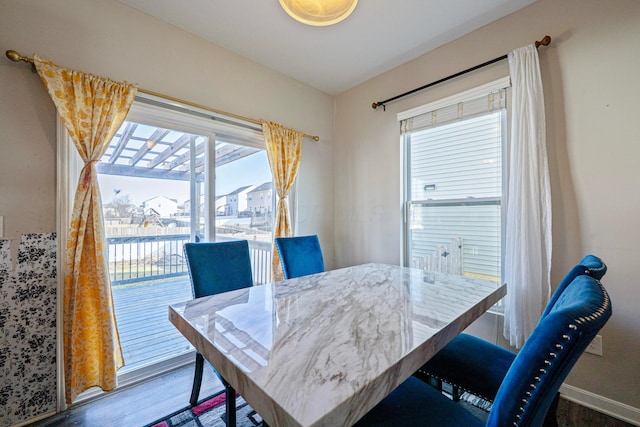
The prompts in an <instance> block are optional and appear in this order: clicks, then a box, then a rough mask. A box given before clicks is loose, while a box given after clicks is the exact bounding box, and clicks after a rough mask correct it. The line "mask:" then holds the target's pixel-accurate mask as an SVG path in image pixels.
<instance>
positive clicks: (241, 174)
mask: <svg viewBox="0 0 640 427" xmlns="http://www.w3.org/2000/svg"><path fill="white" fill-rule="evenodd" d="M97 169H98V180H99V183H100V189H101V193H102V204H103V212H104V218H105V231H106V233H105V235H106V239H107V247H108V252H109V269H110V274H111V286H112V294H113V299H114V309H115V314H116V322H117V326H118V331H119V334H120V341H121V345H122V350H123V355H124V360H125V366H124V368H122V369H121V370H120V371H119V376H120V377H121V379H124V381H123V382H126V381H127V379H128V378H134V377H135V378H139V377H140V376H144V372H145V371H149V372H157V371H158V370H161V369H159V368H158V367H159V366H164V368H168V367H170V366H174V365H175V364H176V363H180V361H182V360H185V361H187V360H188V361H191V360H192V356H190V355H188V354H187V353H191V352H192V351H193V349H192V347H191V346H190V345H189V343H188V342H187V341H186V340H185V339H184V338H183V337H182V335H181V334H180V333H179V332H178V331H177V330H176V329H175V328H174V327H173V325H171V323H170V322H169V321H168V318H167V306H168V305H169V304H173V303H178V302H182V301H185V300H189V299H192V298H193V295H192V291H191V283H190V279H189V275H188V269H187V265H186V260H185V258H184V253H183V245H184V243H186V242H194V241H216V240H235V239H247V240H249V242H250V249H251V256H252V269H253V273H254V282H255V283H265V282H267V281H268V280H269V277H270V265H271V263H270V260H271V243H270V242H271V238H272V237H271V223H272V219H273V215H272V212H273V191H272V188H271V177H270V172H269V166H268V162H267V158H266V154H265V151H264V147H263V141H262V137H261V134H260V132H259V131H258V130H253V129H245V128H242V127H240V126H237V125H234V124H230V123H216V122H213V123H212V120H211V118H207V117H202V114H200V115H198V114H193V113H188V112H184V111H175V109H171V108H167V107H166V106H157V105H148V104H146V103H142V102H136V103H134V106H133V108H132V110H131V112H130V113H129V115H128V116H127V120H126V121H125V122H124V123H123V125H122V126H121V128H120V129H119V130H118V132H117V133H116V135H115V136H114V138H113V139H112V141H111V143H110V145H109V147H108V149H107V151H106V152H105V154H104V156H103V158H102V159H101V160H100V162H99V163H98V165H97Z"/></svg>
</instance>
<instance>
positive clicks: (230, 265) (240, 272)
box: [184, 240, 253, 298]
mask: <svg viewBox="0 0 640 427" xmlns="http://www.w3.org/2000/svg"><path fill="white" fill-rule="evenodd" d="M184 253H185V255H186V257H187V266H188V268H189V275H190V276H191V285H192V286H193V296H194V298H200V297H204V296H208V295H214V294H219V293H222V292H227V291H233V290H236V289H241V288H248V287H250V286H253V276H252V274H251V257H250V256H249V243H248V242H247V241H246V240H237V241H231V242H203V243H185V244H184Z"/></svg>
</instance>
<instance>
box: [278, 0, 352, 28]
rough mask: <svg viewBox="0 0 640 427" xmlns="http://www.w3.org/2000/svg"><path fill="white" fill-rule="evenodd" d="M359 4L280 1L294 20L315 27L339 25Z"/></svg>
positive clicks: (321, 0)
mask: <svg viewBox="0 0 640 427" xmlns="http://www.w3.org/2000/svg"><path fill="white" fill-rule="evenodd" d="M357 4H358V0H280V5H281V6H282V8H283V9H284V10H285V12H287V13H288V14H289V15H290V16H291V17H292V18H293V19H295V20H296V21H300V22H302V23H303V24H307V25H315V26H326V25H333V24H337V23H338V22H340V21H342V20H343V19H345V18H347V16H349V15H351V12H353V9H355V8H356V5H357Z"/></svg>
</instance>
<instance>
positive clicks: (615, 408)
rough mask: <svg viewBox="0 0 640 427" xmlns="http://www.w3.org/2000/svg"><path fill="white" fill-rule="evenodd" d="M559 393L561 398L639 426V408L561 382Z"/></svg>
mask: <svg viewBox="0 0 640 427" xmlns="http://www.w3.org/2000/svg"><path fill="white" fill-rule="evenodd" d="M560 394H561V396H562V397H563V398H565V399H567V400H570V401H572V402H575V403H577V404H579V405H582V406H585V407H587V408H591V409H593V410H595V411H598V412H601V413H603V414H606V415H609V416H611V417H614V418H617V419H619V420H622V421H625V422H628V423H630V424H633V425H636V426H640V409H638V408H634V407H633V406H630V405H626V404H624V403H620V402H617V401H615V400H611V399H608V398H606V397H603V396H600V395H597V394H595V393H591V392H589V391H586V390H583V389H581V388H578V387H574V386H571V385H568V384H562V386H561V387H560Z"/></svg>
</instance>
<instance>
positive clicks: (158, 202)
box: [142, 196, 178, 217]
mask: <svg viewBox="0 0 640 427" xmlns="http://www.w3.org/2000/svg"><path fill="white" fill-rule="evenodd" d="M142 209H143V210H144V212H145V213H146V212H147V211H148V210H149V209H153V210H154V211H155V212H156V213H157V214H158V215H160V216H161V217H168V216H171V215H175V214H176V213H178V201H177V200H175V199H170V198H168V197H166V196H156V197H153V198H151V199H148V200H145V201H144V202H142Z"/></svg>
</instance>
